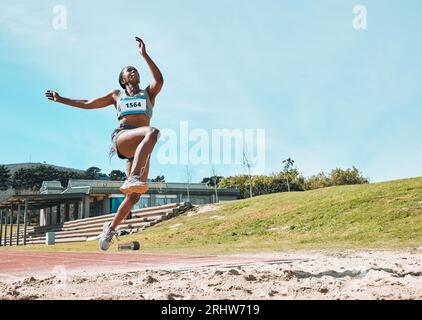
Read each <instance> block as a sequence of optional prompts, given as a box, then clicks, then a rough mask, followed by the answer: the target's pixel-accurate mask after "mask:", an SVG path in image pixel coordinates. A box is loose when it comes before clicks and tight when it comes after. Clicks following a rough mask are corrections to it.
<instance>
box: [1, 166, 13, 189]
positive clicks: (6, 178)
mask: <svg viewBox="0 0 422 320" xmlns="http://www.w3.org/2000/svg"><path fill="white" fill-rule="evenodd" d="M10 186H11V180H10V171H9V169H8V168H7V167H6V166H3V165H0V190H2V191H4V190H7V189H9V187H10Z"/></svg>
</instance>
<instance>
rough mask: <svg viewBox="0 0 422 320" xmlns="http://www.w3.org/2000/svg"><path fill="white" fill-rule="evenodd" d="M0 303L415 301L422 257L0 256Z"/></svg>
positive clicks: (407, 253) (420, 295) (401, 253)
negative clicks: (212, 300) (211, 300)
mask: <svg viewBox="0 0 422 320" xmlns="http://www.w3.org/2000/svg"><path fill="white" fill-rule="evenodd" d="M0 299H131V300H133V299H169V300H174V299H418V300H419V299H422V252H421V250H415V249H409V250H398V251H388V250H384V251H317V250H315V251H297V252H272V253H259V254H235V255H183V254H162V253H145V252H128V253H102V252H98V253H91V252H28V251H0Z"/></svg>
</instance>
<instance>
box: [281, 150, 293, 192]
mask: <svg viewBox="0 0 422 320" xmlns="http://www.w3.org/2000/svg"><path fill="white" fill-rule="evenodd" d="M294 163H295V162H294V160H292V159H291V158H287V159H286V160H283V164H284V167H283V173H284V175H285V178H286V183H287V191H288V192H290V182H289V180H290V172H291V170H292V168H293V164H294Z"/></svg>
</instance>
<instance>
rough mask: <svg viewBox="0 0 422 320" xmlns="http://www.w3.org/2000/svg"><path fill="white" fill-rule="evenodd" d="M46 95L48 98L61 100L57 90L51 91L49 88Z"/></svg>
mask: <svg viewBox="0 0 422 320" xmlns="http://www.w3.org/2000/svg"><path fill="white" fill-rule="evenodd" d="M45 96H46V97H47V99H48V100H53V101H56V102H57V101H59V98H60V96H59V94H58V93H57V92H55V91H51V90H47V92H46V93H45Z"/></svg>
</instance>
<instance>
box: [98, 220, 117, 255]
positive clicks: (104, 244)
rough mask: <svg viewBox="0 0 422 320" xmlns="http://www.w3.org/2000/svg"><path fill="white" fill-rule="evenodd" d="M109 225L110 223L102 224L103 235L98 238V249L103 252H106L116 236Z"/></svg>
mask: <svg viewBox="0 0 422 320" xmlns="http://www.w3.org/2000/svg"><path fill="white" fill-rule="evenodd" d="M110 224H111V223H110V222H105V223H104V224H103V233H102V234H101V238H100V249H101V250H103V251H107V250H108V248H110V245H111V242H112V240H113V238H114V237H115V236H117V233H116V232H115V231H111V230H110Z"/></svg>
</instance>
